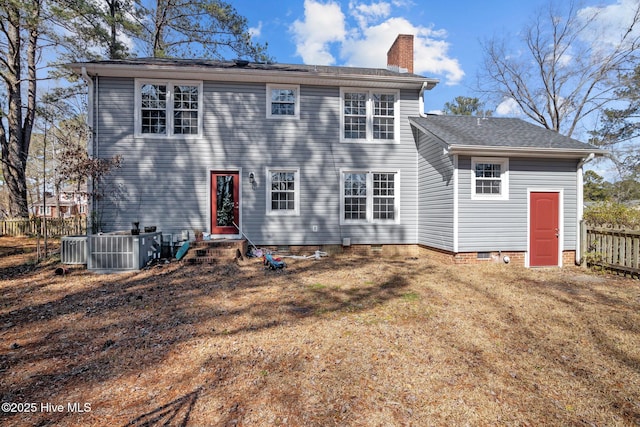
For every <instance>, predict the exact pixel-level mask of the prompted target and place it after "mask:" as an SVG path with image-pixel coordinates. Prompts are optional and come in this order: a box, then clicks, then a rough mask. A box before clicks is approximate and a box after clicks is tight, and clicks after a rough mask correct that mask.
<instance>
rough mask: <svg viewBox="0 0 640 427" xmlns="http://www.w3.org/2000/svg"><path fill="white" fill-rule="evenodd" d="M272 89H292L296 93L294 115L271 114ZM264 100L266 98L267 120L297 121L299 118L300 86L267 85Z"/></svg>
mask: <svg viewBox="0 0 640 427" xmlns="http://www.w3.org/2000/svg"><path fill="white" fill-rule="evenodd" d="M273 89H293V90H295V91H296V100H295V105H294V109H295V113H294V115H293V116H286V115H279V114H271V91H272V90H273ZM266 98H267V107H266V108H267V118H268V119H279V120H287V119H289V120H290V119H299V118H300V86H299V85H286V84H284V85H279V84H267V90H266Z"/></svg>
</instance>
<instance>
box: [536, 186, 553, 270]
mask: <svg viewBox="0 0 640 427" xmlns="http://www.w3.org/2000/svg"><path fill="white" fill-rule="evenodd" d="M530 197H531V203H530V207H531V210H530V212H529V215H531V218H530V225H531V229H530V234H529V235H530V240H531V241H530V248H529V265H530V266H531V267H547V266H557V265H558V254H559V252H560V250H559V249H560V248H559V245H560V229H559V223H558V217H559V199H560V194H559V193H550V192H536V193H534V192H532V193H531V196H530Z"/></svg>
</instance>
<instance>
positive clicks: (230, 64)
mask: <svg viewBox="0 0 640 427" xmlns="http://www.w3.org/2000/svg"><path fill="white" fill-rule="evenodd" d="M78 64H80V63H78ZM87 64H103V65H141V66H147V65H151V66H172V67H181V68H190V67H191V68H196V67H197V68H205V69H206V68H209V69H223V70H229V71H233V70H258V71H281V72H303V73H304V72H306V73H324V74H334V75H336V76H340V75H361V76H387V77H394V76H403V77H415V78H418V79H424V77H423V76H420V75H417V74H410V73H399V72H396V71H391V70H387V69H384V68H362V67H336V66H327V65H303V64H279V63H262V62H249V61H240V60H236V61H219V60H209V59H178V58H129V59H119V60H103V61H90V62H87Z"/></svg>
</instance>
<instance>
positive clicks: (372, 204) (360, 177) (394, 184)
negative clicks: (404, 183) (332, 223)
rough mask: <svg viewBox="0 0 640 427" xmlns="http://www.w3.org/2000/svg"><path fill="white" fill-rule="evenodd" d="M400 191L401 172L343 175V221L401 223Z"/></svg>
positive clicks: (341, 203) (348, 172)
mask: <svg viewBox="0 0 640 427" xmlns="http://www.w3.org/2000/svg"><path fill="white" fill-rule="evenodd" d="M399 188H400V180H399V173H398V172H377V171H374V172H371V171H344V172H342V181H341V194H342V196H341V198H340V211H341V218H340V222H341V223H342V224H359V223H367V222H370V223H398V222H399V220H400V216H399V207H400V203H399V197H398V196H399Z"/></svg>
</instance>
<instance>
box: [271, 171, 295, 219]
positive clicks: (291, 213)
mask: <svg viewBox="0 0 640 427" xmlns="http://www.w3.org/2000/svg"><path fill="white" fill-rule="evenodd" d="M273 172H293V174H294V177H293V179H294V183H295V187H294V190H293V197H294V198H295V199H294V206H295V207H294V209H293V210H292V211H291V210H273V209H271V173H273ZM264 182H265V192H266V194H265V199H266V200H265V202H266V214H267V216H300V168H279V167H268V168H265V181H264Z"/></svg>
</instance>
